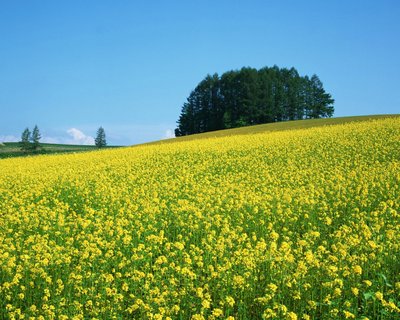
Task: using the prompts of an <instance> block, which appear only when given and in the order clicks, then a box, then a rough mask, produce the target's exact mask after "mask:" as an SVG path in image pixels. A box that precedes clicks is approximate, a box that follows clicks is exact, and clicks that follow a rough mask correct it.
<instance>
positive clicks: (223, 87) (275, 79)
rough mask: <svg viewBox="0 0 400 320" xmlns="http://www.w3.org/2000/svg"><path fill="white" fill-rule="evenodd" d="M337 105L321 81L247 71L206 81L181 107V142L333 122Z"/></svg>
mask: <svg viewBox="0 0 400 320" xmlns="http://www.w3.org/2000/svg"><path fill="white" fill-rule="evenodd" d="M333 103H334V99H332V96H331V95H330V94H329V93H326V92H325V90H324V88H323V85H322V82H321V80H320V79H319V78H318V76H317V75H313V76H312V77H308V76H300V75H299V73H298V72H297V70H296V69H295V68H291V69H287V68H279V67H277V66H273V67H271V68H269V67H264V68H262V69H259V70H257V69H254V68H242V69H240V70H232V71H228V72H225V73H224V74H222V75H221V76H219V75H218V74H214V75H207V76H206V77H205V78H204V79H203V80H202V81H201V82H200V83H199V84H198V85H197V86H196V88H195V89H194V90H193V91H192V92H191V93H190V95H189V97H188V98H187V101H186V102H185V103H184V104H183V106H182V111H181V114H180V116H179V119H178V121H177V123H178V127H177V128H176V129H175V135H176V136H183V135H189V134H193V133H201V132H207V131H214V130H219V129H226V128H235V127H241V126H248V125H254V124H261V123H269V122H277V121H285V120H300V119H311V118H324V117H331V116H332V115H333V112H334V107H333Z"/></svg>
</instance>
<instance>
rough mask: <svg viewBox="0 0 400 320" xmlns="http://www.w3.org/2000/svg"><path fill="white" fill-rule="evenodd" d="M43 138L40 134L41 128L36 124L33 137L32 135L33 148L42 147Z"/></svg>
mask: <svg viewBox="0 0 400 320" xmlns="http://www.w3.org/2000/svg"><path fill="white" fill-rule="evenodd" d="M41 138H42V136H41V135H40V132H39V128H38V126H37V125H35V127H34V128H33V131H32V137H31V140H32V149H33V150H37V149H38V148H39V147H40V143H39V141H40V139H41Z"/></svg>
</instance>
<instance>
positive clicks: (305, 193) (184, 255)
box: [0, 118, 400, 320]
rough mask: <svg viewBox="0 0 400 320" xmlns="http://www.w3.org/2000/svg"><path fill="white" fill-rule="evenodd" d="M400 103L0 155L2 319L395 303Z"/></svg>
mask: <svg viewBox="0 0 400 320" xmlns="http://www.w3.org/2000/svg"><path fill="white" fill-rule="evenodd" d="M399 318H400V118H390V119H380V120H374V121H364V122H357V123H347V124H343V125H334V126H326V127H316V128H309V129H304V130H290V131H283V132H266V133H258V134H253V135H249V134H247V135H242V136H241V135H237V136H230V137H220V138H210V139H203V140H193V141H186V142H185V141H184V142H179V143H168V144H160V145H148V146H139V147H132V148H124V149H115V150H105V151H99V152H90V153H81V154H68V155H60V156H39V157H28V158H15V159H7V160H0V319H60V320H65V319H197V320H199V319H229V320H233V319H291V320H294V319H304V320H307V319H371V320H372V319H399Z"/></svg>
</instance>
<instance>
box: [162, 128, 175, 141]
mask: <svg viewBox="0 0 400 320" xmlns="http://www.w3.org/2000/svg"><path fill="white" fill-rule="evenodd" d="M171 138H175V133H174V130H171V129H167V130H166V131H165V133H164V136H163V139H171Z"/></svg>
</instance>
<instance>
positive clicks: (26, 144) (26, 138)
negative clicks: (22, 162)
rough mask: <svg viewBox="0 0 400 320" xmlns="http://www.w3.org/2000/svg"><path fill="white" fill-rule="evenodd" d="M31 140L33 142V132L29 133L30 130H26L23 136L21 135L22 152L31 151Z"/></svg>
mask: <svg viewBox="0 0 400 320" xmlns="http://www.w3.org/2000/svg"><path fill="white" fill-rule="evenodd" d="M30 140H31V132H30V131H29V129H28V128H26V129H25V130H24V132H22V135H21V141H20V144H21V150H22V151H29V150H30V149H31V143H30Z"/></svg>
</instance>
